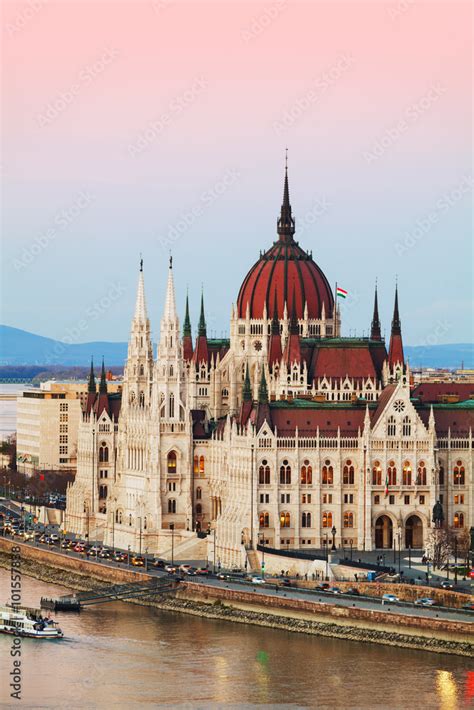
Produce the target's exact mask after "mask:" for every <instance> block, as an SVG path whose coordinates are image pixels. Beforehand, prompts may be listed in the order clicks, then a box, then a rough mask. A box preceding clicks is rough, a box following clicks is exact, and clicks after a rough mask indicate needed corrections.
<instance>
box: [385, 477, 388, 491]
mask: <svg viewBox="0 0 474 710" xmlns="http://www.w3.org/2000/svg"><path fill="white" fill-rule="evenodd" d="M387 496H388V471H387V473H386V474H385V497H387Z"/></svg>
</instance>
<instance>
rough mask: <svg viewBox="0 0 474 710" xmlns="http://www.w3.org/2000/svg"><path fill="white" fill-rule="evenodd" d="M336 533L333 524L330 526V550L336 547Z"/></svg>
mask: <svg viewBox="0 0 474 710" xmlns="http://www.w3.org/2000/svg"><path fill="white" fill-rule="evenodd" d="M336 533H337V530H336V526H335V525H333V526H332V528H331V534H332V547H331V550H335V549H336Z"/></svg>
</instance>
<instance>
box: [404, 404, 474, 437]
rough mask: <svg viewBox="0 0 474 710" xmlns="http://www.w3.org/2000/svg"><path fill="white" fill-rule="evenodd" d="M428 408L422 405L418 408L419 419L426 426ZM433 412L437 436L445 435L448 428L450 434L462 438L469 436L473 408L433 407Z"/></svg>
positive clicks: (473, 427) (472, 423)
mask: <svg viewBox="0 0 474 710" xmlns="http://www.w3.org/2000/svg"><path fill="white" fill-rule="evenodd" d="M430 409H431V408H430V407H423V408H422V409H419V410H418V414H419V416H420V419H421V420H422V422H423V424H424V425H425V426H426V427H428V420H429V417H430ZM433 414H434V419H435V430H436V434H437V436H442V437H445V436H447V435H448V430H449V429H450V430H451V436H453V437H456V436H459V437H461V438H463V437H466V436H469V429H472V430H474V410H473V409H462V408H461V407H456V408H454V407H453V409H449V408H446V409H445V408H443V409H437V408H436V407H433Z"/></svg>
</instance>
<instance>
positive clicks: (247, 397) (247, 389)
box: [242, 363, 252, 402]
mask: <svg viewBox="0 0 474 710" xmlns="http://www.w3.org/2000/svg"><path fill="white" fill-rule="evenodd" d="M242 398H243V400H244V402H251V401H252V385H251V384H250V372H249V364H248V363H247V367H246V370H245V380H244V389H243V392H242Z"/></svg>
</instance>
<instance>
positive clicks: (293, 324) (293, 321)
mask: <svg viewBox="0 0 474 710" xmlns="http://www.w3.org/2000/svg"><path fill="white" fill-rule="evenodd" d="M299 332H300V331H299V327H298V318H297V316H296V287H295V285H294V284H293V303H292V306H291V318H290V333H291V335H299Z"/></svg>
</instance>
